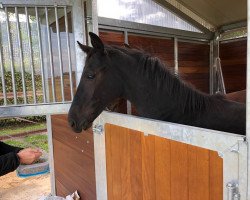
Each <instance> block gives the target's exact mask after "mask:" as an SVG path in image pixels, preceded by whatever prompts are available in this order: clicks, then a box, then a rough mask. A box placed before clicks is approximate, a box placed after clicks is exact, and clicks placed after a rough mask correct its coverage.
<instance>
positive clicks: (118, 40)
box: [99, 29, 125, 46]
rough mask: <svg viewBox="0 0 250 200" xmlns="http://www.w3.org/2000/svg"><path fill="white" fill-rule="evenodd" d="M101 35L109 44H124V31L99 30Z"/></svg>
mask: <svg viewBox="0 0 250 200" xmlns="http://www.w3.org/2000/svg"><path fill="white" fill-rule="evenodd" d="M99 37H100V38H101V40H102V41H103V42H104V44H108V45H117V46H124V41H125V39H124V33H123V32H119V31H107V30H102V29H100V30H99Z"/></svg>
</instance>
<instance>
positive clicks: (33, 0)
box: [1, 0, 73, 6]
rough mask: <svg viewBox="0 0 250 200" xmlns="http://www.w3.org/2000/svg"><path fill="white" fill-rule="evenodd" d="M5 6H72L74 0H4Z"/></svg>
mask: <svg viewBox="0 0 250 200" xmlns="http://www.w3.org/2000/svg"><path fill="white" fill-rule="evenodd" d="M1 3H2V4H3V5H14V6H17V5H20V6H25V5H28V6H54V5H55V4H56V5H72V4H73V0H44V1H41V0H2V1H1Z"/></svg>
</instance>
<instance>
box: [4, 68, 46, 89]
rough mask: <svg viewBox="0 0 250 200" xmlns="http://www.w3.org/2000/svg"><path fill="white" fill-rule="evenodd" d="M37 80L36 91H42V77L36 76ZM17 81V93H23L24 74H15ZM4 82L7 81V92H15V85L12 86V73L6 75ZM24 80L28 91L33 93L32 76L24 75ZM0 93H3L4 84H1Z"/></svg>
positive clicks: (26, 73) (8, 72)
mask: <svg viewBox="0 0 250 200" xmlns="http://www.w3.org/2000/svg"><path fill="white" fill-rule="evenodd" d="M34 78H35V80H34V82H35V87H36V90H41V89H42V79H41V76H40V75H35V76H34ZM14 79H15V86H16V91H17V92H23V83H22V73H21V72H15V73H14ZM4 80H5V90H6V92H13V84H12V74H11V72H10V71H7V72H5V73H4ZM24 80H25V89H26V91H32V90H33V89H32V75H31V74H30V73H28V72H25V73H24ZM0 91H3V86H2V82H0Z"/></svg>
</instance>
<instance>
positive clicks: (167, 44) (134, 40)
mask: <svg viewBox="0 0 250 200" xmlns="http://www.w3.org/2000/svg"><path fill="white" fill-rule="evenodd" d="M128 42H129V45H130V46H131V47H132V48H136V49H140V50H142V51H144V52H146V53H150V54H152V55H153V56H156V57H158V58H160V59H161V60H162V61H163V62H164V63H165V65H166V66H167V67H174V41H173V39H163V38H156V37H152V36H142V35H132V34H129V35H128Z"/></svg>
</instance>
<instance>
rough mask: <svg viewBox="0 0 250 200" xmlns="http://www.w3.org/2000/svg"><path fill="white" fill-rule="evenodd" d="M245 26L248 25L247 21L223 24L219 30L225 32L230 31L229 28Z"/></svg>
mask: <svg viewBox="0 0 250 200" xmlns="http://www.w3.org/2000/svg"><path fill="white" fill-rule="evenodd" d="M243 27H247V21H243V22H237V23H233V24H227V25H223V26H222V27H220V29H219V32H225V31H229V30H233V29H237V28H243Z"/></svg>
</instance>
